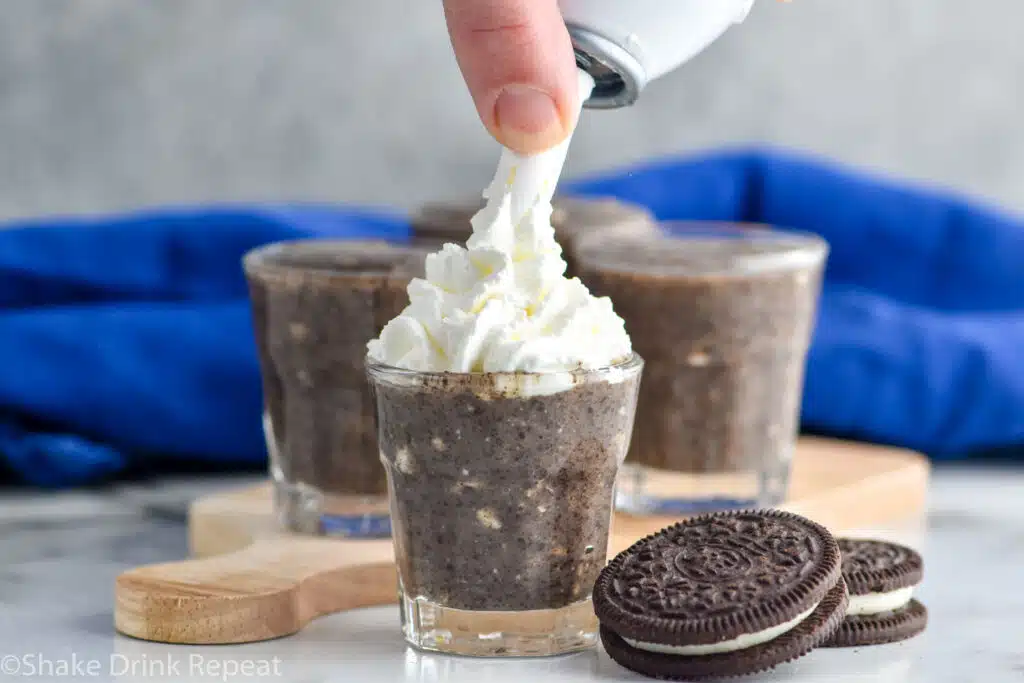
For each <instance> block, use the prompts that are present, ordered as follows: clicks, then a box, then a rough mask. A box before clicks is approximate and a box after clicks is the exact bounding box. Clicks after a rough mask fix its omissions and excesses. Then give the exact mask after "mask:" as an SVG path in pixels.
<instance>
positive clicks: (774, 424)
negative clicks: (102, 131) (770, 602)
mask: <svg viewBox="0 0 1024 683" xmlns="http://www.w3.org/2000/svg"><path fill="white" fill-rule="evenodd" d="M827 253H828V246H827V244H826V243H825V242H824V241H823V240H822V239H820V238H819V237H816V236H813V235H809V234H803V233H795V232H788V231H783V230H777V229H773V228H769V227H767V226H754V225H735V224H720V223H666V224H663V225H660V226H659V230H658V234H657V235H656V236H654V237H644V238H642V239H629V240H624V239H620V238H611V239H607V238H595V239H585V240H583V241H582V242H581V243H580V244H578V245H577V249H576V254H575V256H576V259H577V262H578V263H579V264H580V271H581V278H582V279H583V281H584V282H585V283H587V285H588V286H589V287H590V288H591V290H592V291H593V292H594V293H595V294H598V295H605V296H610V297H611V298H612V300H613V301H615V304H616V311H617V312H618V313H619V315H621V316H622V317H623V319H624V320H625V322H626V329H627V331H628V332H629V334H630V336H631V338H632V340H633V348H634V349H635V350H636V351H637V352H638V353H640V354H641V355H643V357H644V359H645V361H646V369H645V371H644V372H645V374H644V382H643V386H642V388H641V390H640V399H639V404H638V408H637V419H636V427H635V432H634V435H633V439H632V442H631V449H630V453H629V455H628V457H627V459H626V464H625V466H624V467H623V471H622V473H621V475H620V477H619V481H618V487H617V491H616V507H617V509H619V510H622V511H624V512H629V513H633V514H640V515H647V514H656V515H679V514H690V513H697V512H705V511H713V510H723V509H735V508H745V507H752V506H757V507H764V506H776V505H778V504H780V503H781V502H782V501H783V500H784V499H785V497H786V493H787V490H788V486H789V479H790V470H791V464H792V460H793V451H794V448H795V445H796V438H797V433H798V429H799V410H800V404H801V397H802V393H803V377H804V366H805V362H806V355H807V350H808V345H809V342H810V337H811V332H812V328H813V324H814V319H815V314H816V309H817V305H818V299H819V295H820V289H821V275H822V269H823V265H824V262H825V259H826V256H827Z"/></svg>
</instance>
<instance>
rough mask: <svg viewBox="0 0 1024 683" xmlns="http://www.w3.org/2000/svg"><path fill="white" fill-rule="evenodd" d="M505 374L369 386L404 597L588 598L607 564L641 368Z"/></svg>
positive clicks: (525, 601) (495, 603)
mask: <svg viewBox="0 0 1024 683" xmlns="http://www.w3.org/2000/svg"><path fill="white" fill-rule="evenodd" d="M511 377H512V376H504V377H503V376H501V375H487V374H481V375H469V374H463V375H445V374H437V375H432V376H423V377H421V378H419V379H418V380H416V381H408V382H406V381H403V380H405V379H408V378H402V377H401V376H392V377H391V378H388V377H387V376H382V375H379V376H378V379H377V380H376V382H375V384H376V390H377V400H378V407H379V413H378V414H379V416H380V443H381V452H382V454H383V457H384V461H385V463H386V465H387V469H388V475H389V479H390V482H391V493H392V497H393V501H394V515H393V517H394V519H395V520H396V522H395V524H394V532H393V533H394V538H395V543H396V546H397V547H399V548H401V552H399V553H398V561H399V564H400V570H399V573H400V575H401V577H402V584H403V589H404V591H405V592H406V593H407V594H408V595H410V596H416V597H421V596H422V597H425V598H426V599H428V600H430V601H432V602H436V603H438V604H442V605H445V606H447V607H452V608H455V609H464V610H539V609H551V608H559V607H565V606H567V605H571V604H573V603H575V602H579V601H581V600H586V599H588V597H589V595H590V591H591V589H592V587H593V584H594V581H595V579H596V578H597V574H598V572H599V571H600V570H601V568H602V567H603V566H604V563H605V560H606V552H607V550H606V549H607V546H608V526H609V522H610V521H611V518H610V514H609V511H610V509H611V504H612V494H613V488H614V484H615V475H616V473H617V471H618V468H619V464H620V463H621V461H622V458H624V457H625V453H626V450H625V449H626V446H627V444H628V442H629V435H630V434H631V432H632V428H633V409H634V404H635V400H636V392H637V387H638V384H639V379H640V377H639V368H638V367H637V366H636V364H635V363H631V364H627V365H624V366H622V367H621V368H620V369H616V370H613V371H609V372H600V371H598V372H594V373H589V374H588V373H585V372H584V373H575V374H573V375H572V377H571V380H570V381H571V382H572V384H571V386H570V388H568V389H564V390H558V391H556V392H555V393H551V394H543V393H541V394H536V395H530V391H531V390H540V391H544V386H543V384H539V385H537V386H536V387H531V386H530V385H529V384H520V385H519V386H516V385H515V384H514V382H515V380H514V379H512V378H511ZM505 380H508V381H507V382H506V381H505ZM509 383H512V384H511V385H510V384H509Z"/></svg>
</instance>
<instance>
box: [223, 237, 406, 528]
mask: <svg viewBox="0 0 1024 683" xmlns="http://www.w3.org/2000/svg"><path fill="white" fill-rule="evenodd" d="M425 256H426V252H425V251H421V250H419V249H416V248H413V247H408V246H402V245H391V244H387V243H382V242H359V241H327V240H299V241H295V242H283V243H276V244H271V245H268V246H265V247H261V248H258V249H256V250H254V251H251V252H249V253H248V254H246V256H245V257H244V260H243V265H244V269H245V273H246V277H247V279H248V283H249V291H250V298H251V302H252V316H253V326H254V332H255V338H256V346H257V349H258V352H259V360H260V371H261V375H262V380H263V394H264V417H263V425H264V431H265V433H266V439H267V450H268V452H269V458H270V463H269V464H270V474H271V480H272V484H273V488H274V510H275V515H276V517H277V519H278V521H279V523H280V525H281V526H282V528H284V529H286V530H289V531H296V532H300V533H307V534H318V535H336V536H346V537H386V536H387V535H388V534H389V533H390V522H389V516H388V504H387V484H386V478H385V474H384V468H383V466H382V465H381V462H380V456H379V452H378V449H377V428H376V417H375V411H374V405H373V400H372V397H371V394H370V390H369V387H368V386H367V383H366V366H365V362H364V359H365V357H366V343H367V342H368V341H369V340H370V339H373V338H374V337H376V336H377V335H378V334H379V333H380V330H381V328H382V327H383V326H384V325H385V324H386V323H387V322H388V321H389V320H390V319H391V318H393V317H395V316H396V315H397V314H398V313H400V312H401V311H402V309H403V308H404V307H405V306H406V305H407V304H408V295H407V294H406V287H407V286H408V284H409V281H410V280H411V279H412V278H413V277H416V276H420V275H421V274H422V268H423V261H424V258H425Z"/></svg>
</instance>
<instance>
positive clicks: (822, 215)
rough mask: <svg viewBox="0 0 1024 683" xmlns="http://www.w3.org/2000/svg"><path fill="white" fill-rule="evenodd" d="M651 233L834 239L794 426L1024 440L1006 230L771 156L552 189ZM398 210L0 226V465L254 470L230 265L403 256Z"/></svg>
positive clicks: (78, 474)
mask: <svg viewBox="0 0 1024 683" xmlns="http://www.w3.org/2000/svg"><path fill="white" fill-rule="evenodd" d="M563 191H566V192H569V193H572V194H577V195H587V196H614V197H619V198H622V199H626V200H631V201H634V202H638V203H640V204H644V205H646V206H648V207H650V208H651V209H652V210H653V211H654V212H655V214H656V215H657V216H658V217H659V218H661V219H711V220H730V221H750V222H763V223H771V224H775V225H779V226H784V227H789V228H794V229H801V230H809V231H813V232H816V233H818V234H821V235H822V236H824V237H825V238H826V239H827V240H828V241H829V243H830V244H831V256H830V259H829V264H828V268H827V273H826V284H825V289H824V292H823V296H822V305H821V312H820V318H819V323H818V326H817V329H816V332H815V337H814V342H813V344H812V348H811V351H810V354H809V358H808V367H807V375H806V377H807V379H806V391H805V398H804V403H803V424H804V426H805V427H806V428H808V429H810V430H814V431H817V432H824V433H830V434H838V435H844V436H849V437H854V438H859V439H863V440H868V441H874V442H880V443H888V444H895V445H901V446H906V447H909V448H914V449H918V450H921V451H924V452H926V453H928V454H930V455H932V456H933V457H936V458H954V457H961V456H965V455H967V454H969V453H971V452H973V451H975V450H977V449H983V448H990V447H992V448H995V447H1006V446H1014V445H1016V444H1024V222H1022V221H1021V220H1020V219H1017V218H1014V217H1011V216H1007V215H1003V214H1000V213H999V212H997V211H995V210H993V209H990V208H987V207H984V206H979V205H974V204H972V203H970V202H968V201H966V200H964V199H961V198H958V197H955V196H950V195H947V194H943V193H940V192H936V191H933V190H926V189H921V188H917V187H912V186H907V185H902V184H899V183H894V182H891V181H887V180H881V179H877V178H873V177H870V176H868V175H863V174H860V173H858V172H855V171H851V170H849V169H845V168H841V167H838V166H835V165H832V164H829V163H826V162H822V161H818V160H814V159H810V158H804V157H800V156H796V155H789V154H785V153H779V152H771V151H742V150H741V151H726V152H720V153H714V154H710V155H705V156H701V157H696V158H679V159H668V160H664V161H658V162H655V163H651V164H648V165H644V166H640V167H637V168H633V169H631V170H628V171H618V172H615V173H612V174H608V175H606V176H600V177H593V178H587V179H583V180H580V181H576V182H571V183H565V184H564V186H563ZM407 235H408V225H407V222H406V220H405V219H404V218H403V217H401V216H396V215H389V214H387V213H386V212H378V211H371V210H369V209H354V208H345V207H326V206H290V205H289V206H247V207H239V208H208V207H207V208H196V209H178V210H162V211H151V212H147V213H140V214H134V215H129V216H120V217H113V218H110V217H104V218H88V219H60V220H46V221H38V222H33V223H22V224H17V225H10V226H7V227H6V228H5V229H0V359H3V362H4V369H3V372H2V373H0V456H2V459H3V461H5V462H6V463H7V465H8V466H9V469H11V470H12V471H13V472H15V474H16V475H17V476H18V477H19V478H20V479H21V480H22V481H25V482H28V483H32V484H36V485H42V486H53V487H59V486H70V485H76V484H82V483H87V482H90V481H96V480H100V479H103V478H107V477H111V476H114V475H116V474H118V473H120V472H123V471H125V470H126V469H127V468H129V467H130V466H133V465H135V464H138V463H146V464H148V465H149V466H150V468H152V465H153V464H154V463H156V464H157V465H159V464H160V463H171V462H192V463H203V462H206V463H216V464H219V465H224V466H228V467H233V466H243V465H250V466H258V465H259V464H261V463H262V462H264V460H265V458H266V453H265V447H264V443H263V436H262V431H261V426H260V413H261V396H260V381H259V369H258V364H257V359H256V353H255V348H254V345H253V341H252V330H251V326H250V325H251V323H250V317H249V306H248V300H247V289H246V284H245V279H244V276H243V274H242V270H241V266H240V258H241V256H242V254H243V253H244V252H245V251H247V250H248V249H250V248H253V247H255V246H258V245H260V244H264V243H267V242H272V241H278V240H284V239H294V238H300V237H308V236H329V237H351V238H364V237H386V238H389V239H396V240H401V239H405V238H406V237H407Z"/></svg>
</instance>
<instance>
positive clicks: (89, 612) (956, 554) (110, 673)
mask: <svg viewBox="0 0 1024 683" xmlns="http://www.w3.org/2000/svg"><path fill="white" fill-rule="evenodd" d="M237 483H239V482H238V480H230V481H229V480H224V479H220V480H210V479H206V480H202V481H195V480H191V481H190V480H174V481H163V482H159V483H156V484H149V485H144V486H142V485H134V486H123V487H118V488H114V489H111V490H107V491H102V492H75V493H64V494H38V493H34V494H23V493H17V492H13V493H10V492H9V493H0V530H2V531H0V681H16V680H19V679H26V680H65V679H68V678H71V679H82V680H86V679H87V680H98V681H132V680H139V681H149V680H168V681H191V680H195V681H207V680H210V681H214V680H215V681H243V680H261V679H267V680H281V681H289V682H294V683H316V682H320V681H346V682H358V683H384V682H390V681H416V682H421V681H422V682H433V681H452V682H454V683H458V682H459V681H466V682H467V683H478V681H480V680H488V681H490V682H491V683H518V682H520V681H523V680H531V681H534V682H535V683H544V682H545V681H560V682H561V683H569V682H571V681H595V680H596V681H634V680H644V679H642V678H640V677H639V676H635V675H633V674H630V673H629V672H626V671H624V670H623V669H620V668H619V667H618V666H617V665H615V664H614V663H613V662H611V661H610V660H609V659H608V658H607V656H606V655H605V654H604V653H603V652H601V651H592V652H588V653H583V654H578V655H573V656H568V657H560V658H554V659H545V660H519V661H493V660H474V659H462V658H452V657H443V656H437V655H429V654H423V653H418V652H415V651H412V650H410V649H407V648H406V647H405V646H404V645H403V643H402V640H401V637H400V635H399V633H398V630H397V619H398V617H397V614H396V613H395V609H394V608H393V607H391V608H375V609H367V610H360V611H356V612H351V613H347V614H340V615H336V616H332V617H327V618H324V619H321V620H319V621H317V622H315V623H314V624H312V625H311V626H310V627H309V628H308V629H307V630H306V631H304V632H302V633H301V634H299V635H297V636H294V637H292V638H287V639H283V640H278V641H272V642H268V643H256V644H252V645H244V646H231V647H227V646H224V647H206V648H201V647H186V646H169V645H160V644H154V643H145V642H140V641H135V640H132V639H129V638H124V637H121V636H118V635H116V634H115V633H114V630H113V626H112V616H111V605H112V596H113V580H114V577H115V576H116V575H117V574H118V573H119V572H121V571H123V570H124V569H127V568H130V567H132V566H136V565H139V564H148V563H152V562H159V561H167V560H176V559H180V558H182V557H184V556H185V554H186V539H185V526H184V510H185V505H186V504H187V501H188V500H189V499H191V498H192V497H194V496H197V495H200V494H201V493H203V492H206V491H209V490H213V489H216V488H223V487H224V486H226V485H234V484H237ZM922 550H923V552H924V556H925V563H926V579H925V583H924V585H923V586H922V588H921V590H920V597H921V599H922V601H923V602H925V603H926V604H927V605H928V607H929V609H930V614H931V619H930V624H929V628H928V630H927V631H926V633H925V634H924V635H923V636H921V637H919V638H917V639H915V640H912V641H908V642H905V643H902V644H894V645H887V646H881V647H875V648H859V649H855V650H828V651H824V650H819V651H817V652H814V653H812V654H811V655H809V656H808V657H806V658H804V659H801V660H799V661H797V662H794V663H792V664H789V665H785V666H783V667H780V668H779V669H777V670H775V671H774V672H772V673H770V674H767V675H763V676H759V677H757V678H756V679H755V680H765V681H847V680H848V681H863V680H872V681H892V682H897V681H920V682H922V683H941V682H943V681H950V682H951V683H953V682H955V683H962V682H963V681H984V682H985V683H1002V682H1004V681H1007V682H1009V681H1024V635H1022V633H1024V629H1022V628H1021V627H1020V623H1021V615H1022V614H1024V591H1021V590H1019V584H1018V582H1019V581H1020V579H1021V578H1022V577H1024V468H1018V469H1006V468H984V467H974V466H971V467H964V466H953V467H941V468H938V469H937V470H936V471H935V473H934V476H933V483H932V490H931V494H930V513H929V518H928V526H927V533H926V536H925V538H924V544H923V546H922Z"/></svg>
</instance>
